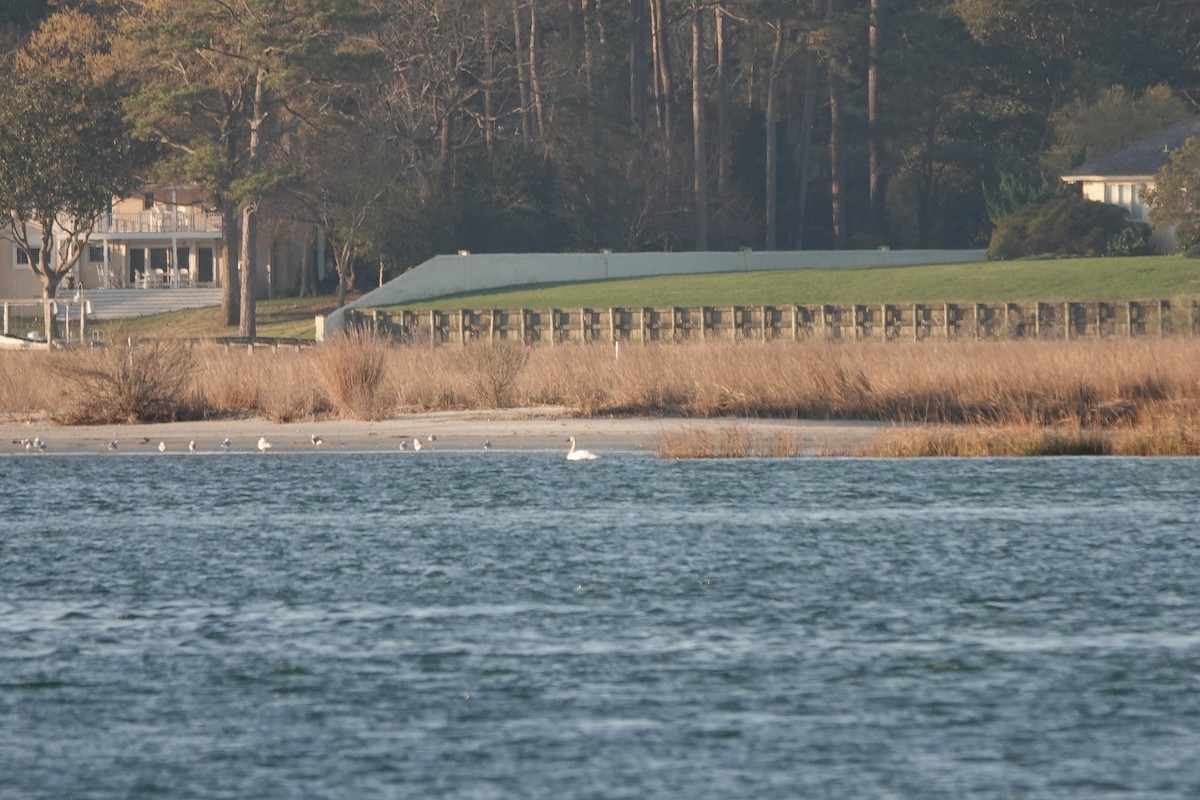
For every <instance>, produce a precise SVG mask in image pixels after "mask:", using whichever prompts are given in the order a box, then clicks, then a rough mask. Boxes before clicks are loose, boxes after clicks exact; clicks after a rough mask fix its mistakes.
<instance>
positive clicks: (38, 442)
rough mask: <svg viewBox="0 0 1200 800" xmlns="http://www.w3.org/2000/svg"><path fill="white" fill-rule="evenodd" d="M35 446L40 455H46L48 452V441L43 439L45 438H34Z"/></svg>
mask: <svg viewBox="0 0 1200 800" xmlns="http://www.w3.org/2000/svg"><path fill="white" fill-rule="evenodd" d="M33 446H34V447H36V448H37V451H38V452H39V453H44V452H46V440H45V439H43V438H41V437H40V436H39V437H36V438H34V440H33Z"/></svg>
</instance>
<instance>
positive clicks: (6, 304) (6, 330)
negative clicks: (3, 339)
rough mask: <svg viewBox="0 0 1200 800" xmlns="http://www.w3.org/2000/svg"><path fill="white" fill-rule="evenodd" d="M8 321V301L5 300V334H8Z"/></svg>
mask: <svg viewBox="0 0 1200 800" xmlns="http://www.w3.org/2000/svg"><path fill="white" fill-rule="evenodd" d="M8 321H9V320H8V302H7V301H5V303H4V333H5V335H7V334H8Z"/></svg>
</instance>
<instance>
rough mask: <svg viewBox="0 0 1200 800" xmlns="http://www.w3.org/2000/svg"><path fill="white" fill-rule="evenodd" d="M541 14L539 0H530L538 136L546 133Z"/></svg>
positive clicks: (531, 90)
mask: <svg viewBox="0 0 1200 800" xmlns="http://www.w3.org/2000/svg"><path fill="white" fill-rule="evenodd" d="M540 18H541V14H539V13H538V0H529V93H530V95H532V97H533V113H534V121H535V122H536V128H537V135H538V138H539V139H540V138H544V137H545V135H546V112H545V109H544V107H543V105H542V76H541V66H540V65H539V63H538V62H539V61H540V55H541V38H542V34H541V19H540Z"/></svg>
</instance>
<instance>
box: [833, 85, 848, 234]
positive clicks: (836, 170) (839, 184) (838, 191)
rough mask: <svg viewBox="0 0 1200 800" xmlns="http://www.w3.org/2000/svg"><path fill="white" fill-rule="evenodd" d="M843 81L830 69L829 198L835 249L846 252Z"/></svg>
mask: <svg viewBox="0 0 1200 800" xmlns="http://www.w3.org/2000/svg"><path fill="white" fill-rule="evenodd" d="M842 124H843V123H842V80H841V77H840V76H839V75H838V73H837V68H836V66H833V65H831V66H830V68H829V198H830V204H831V205H830V208H831V211H832V215H833V248H834V249H835V250H844V249H845V248H846V245H847V243H848V241H849V236H848V234H847V231H846V206H845V198H844V193H845V186H844V182H845V175H844V171H845V170H844V167H843V164H842V161H843V158H844V156H843V154H842V149H843V147H844V143H843V141H842V136H843V133H842Z"/></svg>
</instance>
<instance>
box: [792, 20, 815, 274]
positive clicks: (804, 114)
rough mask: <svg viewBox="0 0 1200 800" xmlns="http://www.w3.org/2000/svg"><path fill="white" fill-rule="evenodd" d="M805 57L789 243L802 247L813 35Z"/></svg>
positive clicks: (812, 109)
mask: <svg viewBox="0 0 1200 800" xmlns="http://www.w3.org/2000/svg"><path fill="white" fill-rule="evenodd" d="M807 50H808V51H807V53H806V54H805V57H804V100H803V103H804V106H803V108H802V110H801V112H800V131H799V137H798V138H799V141H798V142H797V145H796V148H797V150H798V152H797V154H796V228H795V230H796V238H795V241H794V242H793V243H792V246H793V247H794V248H795V249H796V250H803V249H804V234H805V230H806V225H805V218H806V217H807V216H808V168H809V164H810V162H811V161H812V129H813V116H814V115H815V114H816V104H817V103H816V99H817V51H816V46H815V44H814V43H813V40H812V35H811V34H810V35H809V37H808V46H807Z"/></svg>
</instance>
